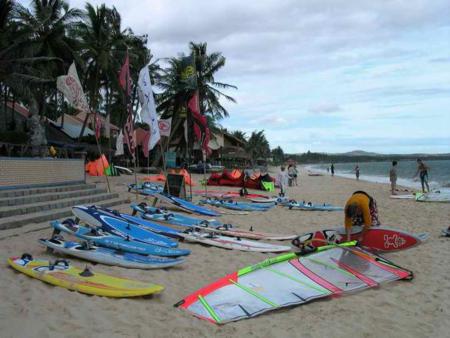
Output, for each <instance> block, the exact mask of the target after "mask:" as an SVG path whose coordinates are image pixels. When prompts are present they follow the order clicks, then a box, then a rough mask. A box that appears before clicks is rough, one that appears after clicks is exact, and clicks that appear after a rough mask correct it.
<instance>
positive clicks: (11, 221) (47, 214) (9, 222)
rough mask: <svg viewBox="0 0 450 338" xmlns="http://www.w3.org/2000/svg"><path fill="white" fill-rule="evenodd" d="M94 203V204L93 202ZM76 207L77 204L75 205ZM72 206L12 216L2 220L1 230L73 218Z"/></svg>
mask: <svg viewBox="0 0 450 338" xmlns="http://www.w3.org/2000/svg"><path fill="white" fill-rule="evenodd" d="M129 202H130V200H129V199H127V198H123V197H116V198H112V199H107V200H104V201H100V202H95V204H96V205H98V206H102V207H105V208H110V207H114V206H117V205H121V204H127V203H129ZM91 203H93V202H91ZM74 205H75V204H74ZM72 206H73V205H71V206H68V207H65V208H61V209H53V210H46V211H40V212H34V213H30V214H25V215H19V216H11V217H6V218H1V219H0V230H5V229H12V228H18V227H21V226H24V225H30V224H32V223H40V222H45V221H50V220H55V219H59V218H65V217H70V216H72Z"/></svg>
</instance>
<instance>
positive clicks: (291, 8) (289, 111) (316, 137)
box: [21, 0, 450, 153]
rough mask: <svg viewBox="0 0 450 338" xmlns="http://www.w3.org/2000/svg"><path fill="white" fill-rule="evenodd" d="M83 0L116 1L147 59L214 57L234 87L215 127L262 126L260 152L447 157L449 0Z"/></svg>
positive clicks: (449, 145)
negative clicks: (196, 50) (264, 143)
mask: <svg viewBox="0 0 450 338" xmlns="http://www.w3.org/2000/svg"><path fill="white" fill-rule="evenodd" d="M21 2H23V3H25V1H21ZM90 2H91V3H92V4H101V3H106V4H107V5H108V6H112V5H114V6H116V8H117V9H118V10H119V12H120V13H121V15H122V19H123V24H124V26H129V27H131V28H132V29H133V31H134V32H135V33H137V34H148V35H149V47H150V48H151V51H152V54H153V55H154V56H155V57H156V58H164V57H172V56H176V55H177V54H179V53H180V52H185V53H187V52H188V43H189V42H190V41H195V42H207V43H208V50H209V52H213V51H219V52H221V53H222V54H223V55H224V56H225V57H226V60H227V63H226V66H225V67H224V68H223V70H222V71H220V72H219V73H218V74H217V80H218V81H221V82H226V83H230V84H233V85H236V86H237V87H238V90H231V91H228V92H227V93H228V94H230V95H232V96H233V97H235V98H236V100H237V104H231V103H226V102H225V103H224V104H225V106H226V108H227V109H228V111H229V112H230V118H228V119H225V120H223V121H221V124H222V125H223V126H224V127H227V128H228V129H230V130H235V129H240V130H243V131H245V132H247V133H248V134H249V133H251V131H252V130H255V129H264V130H265V131H266V135H267V137H268V140H269V142H270V145H271V147H272V148H274V147H276V146H278V145H280V146H281V147H282V148H283V149H284V150H285V151H287V152H304V151H307V150H311V151H321V152H344V151H350V150H355V149H363V150H367V151H376V152H384V153H408V152H432V153H437V152H450V1H449V0H405V1H403V0H387V1H382V0H377V1H374V0H355V1H354V0H330V1H326V0H309V1H304V0H254V1H252V0H246V1H245V0H244V1H243V0H239V1H235V0H222V1H215V0H195V1H194V0H191V1H189V0H177V1H164V0H159V1H156V0H120V1H96V0H93V1H90ZM84 3H85V1H78V0H70V4H71V6H74V7H79V8H83V7H84Z"/></svg>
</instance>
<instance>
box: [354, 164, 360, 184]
mask: <svg viewBox="0 0 450 338" xmlns="http://www.w3.org/2000/svg"><path fill="white" fill-rule="evenodd" d="M355 175H356V180H357V181H359V165H356V167H355Z"/></svg>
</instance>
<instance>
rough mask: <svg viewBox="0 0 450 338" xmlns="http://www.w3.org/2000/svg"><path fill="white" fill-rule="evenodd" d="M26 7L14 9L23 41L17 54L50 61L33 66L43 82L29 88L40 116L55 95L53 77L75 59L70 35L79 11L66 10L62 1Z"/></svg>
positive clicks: (35, 0)
mask: <svg viewBox="0 0 450 338" xmlns="http://www.w3.org/2000/svg"><path fill="white" fill-rule="evenodd" d="M30 7H31V8H30V9H28V8H26V7H24V6H21V5H17V17H18V19H20V29H19V33H20V35H21V36H22V37H23V38H26V40H23V41H22V43H21V49H20V52H21V53H22V55H23V56H25V57H28V58H43V59H44V60H47V61H53V62H46V63H45V64H42V63H41V64H40V65H36V68H37V70H38V71H39V76H40V77H42V78H45V79H47V80H46V81H42V83H41V85H39V86H33V92H34V93H35V98H36V99H37V101H38V104H39V111H40V113H43V111H44V110H45V102H46V98H47V97H48V96H49V95H53V94H55V93H56V84H55V79H56V77H57V76H58V75H62V74H64V73H65V70H66V69H67V68H68V65H69V64H70V63H71V62H72V60H73V59H74V58H75V57H76V52H75V51H76V48H77V44H76V41H75V40H74V39H73V38H72V37H71V34H70V32H71V31H72V30H73V29H74V28H75V26H76V25H77V22H78V19H79V18H80V16H81V11H80V10H78V9H74V8H69V5H68V4H67V2H65V1H64V0H33V1H32V2H31V6H30ZM49 58H50V59H49ZM55 61H56V62H55Z"/></svg>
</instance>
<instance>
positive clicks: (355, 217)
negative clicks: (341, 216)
mask: <svg viewBox="0 0 450 338" xmlns="http://www.w3.org/2000/svg"><path fill="white" fill-rule="evenodd" d="M344 213H345V220H344V223H345V233H346V239H347V241H350V237H351V236H350V235H351V233H352V228H353V227H354V226H362V227H363V229H362V232H361V235H360V238H359V240H361V239H362V238H363V237H364V235H365V234H366V232H367V231H368V230H369V229H370V227H371V226H376V225H380V221H379V220H378V208H377V203H376V201H375V199H374V198H373V197H372V196H370V195H369V194H367V193H366V192H364V191H355V192H354V193H353V195H352V196H351V197H350V198H349V199H348V201H347V203H346V204H345V208H344Z"/></svg>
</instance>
